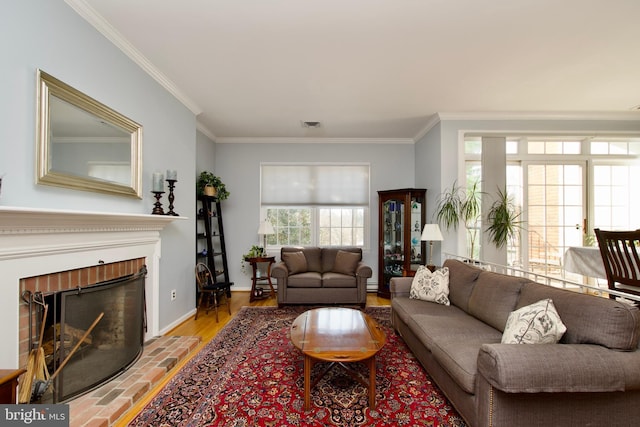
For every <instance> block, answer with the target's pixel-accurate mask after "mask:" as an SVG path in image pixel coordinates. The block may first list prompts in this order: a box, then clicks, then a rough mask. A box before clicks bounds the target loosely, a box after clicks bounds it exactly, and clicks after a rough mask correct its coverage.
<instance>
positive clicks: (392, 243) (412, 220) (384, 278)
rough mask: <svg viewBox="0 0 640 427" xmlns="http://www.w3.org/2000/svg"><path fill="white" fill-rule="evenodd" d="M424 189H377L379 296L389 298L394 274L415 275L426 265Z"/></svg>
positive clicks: (398, 275)
mask: <svg viewBox="0 0 640 427" xmlns="http://www.w3.org/2000/svg"><path fill="white" fill-rule="evenodd" d="M426 194H427V190H426V189H424V188H402V189H398V190H384V191H378V213H379V218H378V239H379V245H378V296H380V297H383V298H389V297H390V295H391V293H390V290H389V281H390V280H391V278H392V277H402V276H413V275H414V274H415V272H416V270H417V269H418V267H419V266H420V265H424V264H425V259H426V258H425V257H426V243H425V242H423V241H421V240H420V236H421V234H422V228H423V227H424V224H425V212H426V208H427V206H426Z"/></svg>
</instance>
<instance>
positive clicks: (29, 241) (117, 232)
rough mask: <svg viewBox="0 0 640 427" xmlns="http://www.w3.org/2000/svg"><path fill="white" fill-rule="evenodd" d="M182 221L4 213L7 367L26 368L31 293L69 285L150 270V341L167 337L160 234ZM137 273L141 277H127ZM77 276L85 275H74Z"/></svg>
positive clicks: (1, 249) (2, 297)
mask: <svg viewBox="0 0 640 427" xmlns="http://www.w3.org/2000/svg"><path fill="white" fill-rule="evenodd" d="M180 219H184V218H182V217H172V216H166V215H146V214H115V213H99V212H83V211H68V210H53V209H37V208H17V207H7V206H0V271H2V275H0V321H1V322H2V324H3V328H1V329H0V339H1V340H2V342H3V343H4V345H3V347H2V349H0V366H2V367H4V368H7V369H12V368H13V369H15V368H18V367H24V366H25V365H26V358H27V357H28V353H29V340H30V339H31V340H32V341H33V338H30V334H29V327H28V324H29V309H28V304H25V303H24V302H23V301H22V299H21V294H22V291H23V290H24V289H25V288H26V289H30V290H32V291H33V292H35V291H37V290H39V291H41V292H42V293H43V294H45V295H48V294H52V293H55V292H57V291H61V290H64V285H65V284H69V285H70V286H72V287H77V286H78V285H80V284H86V283H89V284H95V283H98V282H101V281H107V280H111V279H113V278H116V277H119V276H121V275H126V274H132V273H135V272H137V271H138V270H139V269H140V268H141V267H142V265H146V266H147V276H146V281H145V283H144V285H143V288H144V298H145V300H146V319H147V328H146V331H145V333H144V340H145V341H146V340H149V339H151V338H153V337H155V336H157V335H159V334H160V327H159V295H158V288H159V275H160V267H159V262H160V258H161V242H160V231H161V230H162V229H163V228H164V227H165V226H167V225H168V224H170V223H171V222H172V221H175V220H180ZM130 260H134V261H130ZM140 260H141V261H140ZM129 265H133V266H134V267H135V269H134V270H127V268H129V267H127V266H129ZM75 270H79V271H81V273H78V274H77V275H76V274H71V273H69V274H67V272H71V271H75ZM125 270H126V271H125ZM43 275H44V276H46V277H47V279H46V281H45V280H43V281H42V283H40V284H38V285H36V284H35V280H36V279H35V277H38V276H40V277H42V276H43ZM84 279H88V280H84ZM23 286H24V287H23ZM35 286H38V288H35Z"/></svg>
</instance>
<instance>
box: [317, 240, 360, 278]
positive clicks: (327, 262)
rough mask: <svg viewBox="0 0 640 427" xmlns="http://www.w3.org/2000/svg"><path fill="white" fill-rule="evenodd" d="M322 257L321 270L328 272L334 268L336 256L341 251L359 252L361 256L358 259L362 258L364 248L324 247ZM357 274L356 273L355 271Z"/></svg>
mask: <svg viewBox="0 0 640 427" xmlns="http://www.w3.org/2000/svg"><path fill="white" fill-rule="evenodd" d="M321 250H322V257H321V262H322V264H321V267H320V270H318V271H320V272H322V273H326V272H329V271H335V270H334V264H335V262H336V257H337V256H338V252H339V251H343V252H351V253H355V254H358V256H359V257H360V258H359V259H358V261H360V260H361V259H362V249H360V248H355V247H333V248H322V249H321ZM354 274H355V273H354Z"/></svg>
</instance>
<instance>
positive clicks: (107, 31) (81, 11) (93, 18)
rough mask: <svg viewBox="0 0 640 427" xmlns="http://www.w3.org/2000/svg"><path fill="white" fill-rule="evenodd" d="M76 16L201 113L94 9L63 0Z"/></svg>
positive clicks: (192, 108) (80, 0) (195, 111)
mask: <svg viewBox="0 0 640 427" xmlns="http://www.w3.org/2000/svg"><path fill="white" fill-rule="evenodd" d="M65 3H67V4H68V5H69V6H70V7H71V8H72V9H73V10H74V11H75V12H76V13H77V14H78V15H80V16H81V17H82V18H84V19H85V20H86V21H87V22H88V23H89V24H91V25H92V26H93V27H94V28H95V29H96V30H98V31H99V32H100V33H101V34H102V35H104V36H105V37H106V38H107V40H109V41H110V42H111V43H113V44H114V45H115V46H116V47H117V48H118V49H120V50H121V51H122V52H123V53H124V54H125V55H127V56H128V57H129V58H131V60H132V61H133V62H135V63H136V64H138V66H139V67H140V68H142V70H143V71H145V72H146V73H147V74H149V75H150V76H151V77H152V78H153V79H154V80H155V81H157V82H158V83H159V84H160V85H161V86H162V87H163V88H165V89H166V90H167V91H168V92H169V93H171V94H172V95H173V96H174V97H175V98H176V99H177V100H178V101H180V102H181V103H182V104H184V106H185V107H187V108H188V109H189V110H190V111H191V112H192V113H193V114H195V115H196V116H197V115H198V114H200V113H202V109H201V108H200V107H199V106H198V105H197V104H196V103H195V102H193V101H192V100H191V99H190V98H189V97H188V96H186V95H185V94H184V93H182V91H181V90H180V89H178V87H177V86H176V85H175V84H174V83H173V82H172V81H171V80H169V78H168V77H167V76H165V75H164V74H163V73H161V72H160V71H159V70H158V69H157V68H156V67H155V65H153V64H152V63H151V61H149V60H148V59H147V58H146V57H145V56H144V55H143V54H142V53H140V51H138V50H137V49H136V48H135V47H134V46H133V45H132V44H131V43H129V41H128V40H127V39H126V38H125V37H124V36H123V35H122V34H120V33H119V32H118V30H116V29H115V28H114V27H113V26H112V25H111V24H109V23H108V22H107V20H106V19H104V18H103V17H102V15H100V14H99V13H98V12H96V10H95V9H94V8H92V7H91V6H89V5H88V4H87V3H86V2H85V1H84V0H65Z"/></svg>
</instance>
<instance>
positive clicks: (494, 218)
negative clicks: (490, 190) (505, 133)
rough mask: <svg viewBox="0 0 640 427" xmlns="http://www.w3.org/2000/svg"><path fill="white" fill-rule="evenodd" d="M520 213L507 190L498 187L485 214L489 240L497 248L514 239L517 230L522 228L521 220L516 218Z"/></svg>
mask: <svg viewBox="0 0 640 427" xmlns="http://www.w3.org/2000/svg"><path fill="white" fill-rule="evenodd" d="M520 214H521V212H518V210H517V208H516V206H515V204H514V203H513V200H512V199H511V197H509V195H508V194H507V192H506V191H502V190H501V189H500V188H498V197H497V199H496V201H495V202H493V204H492V205H491V209H489V213H488V214H487V220H488V224H489V227H487V230H486V231H487V232H488V233H489V240H490V241H491V242H492V243H493V244H494V245H496V247H497V248H498V249H500V248H502V247H503V246H504V245H506V244H507V242H508V241H509V240H510V239H514V238H515V236H516V234H517V232H518V230H519V229H521V228H522V221H519V220H518V218H520Z"/></svg>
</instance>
